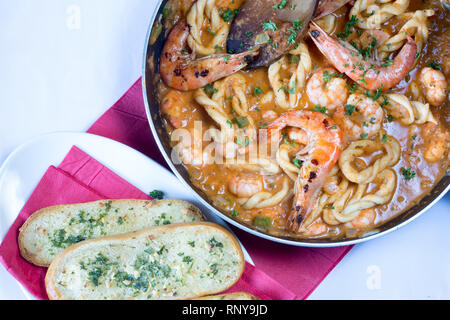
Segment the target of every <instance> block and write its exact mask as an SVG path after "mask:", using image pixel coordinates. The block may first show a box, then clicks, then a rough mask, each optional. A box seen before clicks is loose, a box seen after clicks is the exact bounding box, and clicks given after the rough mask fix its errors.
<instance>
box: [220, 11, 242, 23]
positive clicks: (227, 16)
mask: <svg viewBox="0 0 450 320" xmlns="http://www.w3.org/2000/svg"><path fill="white" fill-rule="evenodd" d="M239 11H240V10H239V9H236V10H231V9H230V8H227V9H226V10H223V9H220V10H219V14H220V15H221V17H222V19H223V21H225V22H231V21H233V19H234V17H235V16H236V15H237V14H238V13H239Z"/></svg>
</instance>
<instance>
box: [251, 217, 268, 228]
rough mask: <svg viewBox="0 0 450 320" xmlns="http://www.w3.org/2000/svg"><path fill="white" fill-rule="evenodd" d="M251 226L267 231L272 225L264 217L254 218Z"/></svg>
mask: <svg viewBox="0 0 450 320" xmlns="http://www.w3.org/2000/svg"><path fill="white" fill-rule="evenodd" d="M253 225H254V226H257V227H261V228H264V229H269V228H270V226H271V225H272V220H271V219H270V218H266V217H255V219H253Z"/></svg>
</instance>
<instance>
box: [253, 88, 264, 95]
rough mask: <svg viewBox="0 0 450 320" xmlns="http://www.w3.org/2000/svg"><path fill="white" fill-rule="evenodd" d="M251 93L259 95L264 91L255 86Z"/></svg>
mask: <svg viewBox="0 0 450 320" xmlns="http://www.w3.org/2000/svg"><path fill="white" fill-rule="evenodd" d="M253 93H254V95H255V96H258V95H260V94H263V93H264V91H262V90H261V88H260V87H255V88H254V89H253Z"/></svg>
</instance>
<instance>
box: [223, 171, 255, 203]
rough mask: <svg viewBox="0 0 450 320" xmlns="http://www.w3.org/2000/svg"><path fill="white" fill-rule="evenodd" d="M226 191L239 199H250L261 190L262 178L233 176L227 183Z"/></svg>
mask: <svg viewBox="0 0 450 320" xmlns="http://www.w3.org/2000/svg"><path fill="white" fill-rule="evenodd" d="M228 189H229V190H230V191H231V193H233V194H234V195H236V196H237V197H239V198H250V197H251V196H254V195H255V194H257V193H259V192H261V191H262V190H263V181H262V177H261V176H249V175H239V176H234V177H232V178H231V179H230V180H229V181H228Z"/></svg>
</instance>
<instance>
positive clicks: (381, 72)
mask: <svg viewBox="0 0 450 320" xmlns="http://www.w3.org/2000/svg"><path fill="white" fill-rule="evenodd" d="M309 35H310V36H311V39H312V40H313V41H314V43H315V44H316V46H317V47H318V48H319V50H320V51H321V52H322V54H323V55H324V56H325V57H326V58H327V59H328V60H329V61H330V62H331V63H332V64H333V65H334V67H335V68H336V69H338V70H339V71H340V72H342V73H345V74H346V75H347V76H348V77H349V78H351V79H352V80H353V81H355V82H357V83H358V84H359V85H361V86H362V87H364V88H366V89H368V90H376V89H380V90H383V91H386V90H389V89H390V88H392V87H394V86H396V85H397V84H398V83H399V82H400V81H401V80H402V79H404V78H405V76H406V75H407V74H408V72H409V71H410V70H411V69H412V67H413V66H414V61H415V58H416V53H417V45H416V43H415V42H414V40H413V39H412V38H411V37H410V36H407V42H406V44H405V45H404V46H403V48H402V49H401V50H400V52H399V53H398V55H397V56H396V57H395V59H394V61H393V63H392V64H391V65H390V66H386V67H382V66H380V65H379V64H378V63H377V62H375V61H372V60H363V59H362V58H361V56H360V55H359V53H358V52H357V51H355V50H351V49H348V48H347V47H344V46H343V45H342V44H340V43H339V42H338V41H337V40H335V39H333V38H332V37H330V36H329V35H328V34H327V33H326V32H325V31H323V30H322V29H321V28H320V27H319V26H318V25H317V24H315V23H314V22H312V23H311V28H310V31H309Z"/></svg>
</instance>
